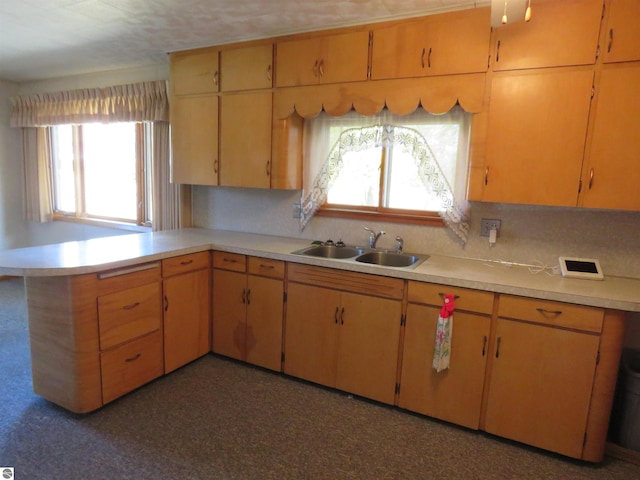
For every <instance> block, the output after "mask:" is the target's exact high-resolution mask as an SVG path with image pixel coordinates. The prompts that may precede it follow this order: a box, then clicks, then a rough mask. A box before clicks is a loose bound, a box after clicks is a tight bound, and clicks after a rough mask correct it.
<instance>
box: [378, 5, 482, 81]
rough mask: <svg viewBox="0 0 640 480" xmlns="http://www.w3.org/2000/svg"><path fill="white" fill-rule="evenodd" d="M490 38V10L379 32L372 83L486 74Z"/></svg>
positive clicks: (434, 18) (439, 17)
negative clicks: (424, 77) (375, 81)
mask: <svg viewBox="0 0 640 480" xmlns="http://www.w3.org/2000/svg"><path fill="white" fill-rule="evenodd" d="M490 37H491V12H490V9H489V8H475V9H471V10H464V11H460V12H453V13H446V14H442V15H433V16H429V17H425V18H422V19H420V20H417V21H413V20H410V21H406V22H400V23H394V24H392V25H389V26H384V27H380V28H375V29H374V31H373V47H372V57H371V79H373V80H380V79H393V78H406V77H420V76H425V75H446V74H457V73H470V72H484V71H486V70H487V67H488V59H489V43H490Z"/></svg>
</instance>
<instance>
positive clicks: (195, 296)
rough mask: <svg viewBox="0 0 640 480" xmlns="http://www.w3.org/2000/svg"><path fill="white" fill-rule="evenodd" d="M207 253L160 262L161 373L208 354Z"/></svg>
mask: <svg viewBox="0 0 640 480" xmlns="http://www.w3.org/2000/svg"><path fill="white" fill-rule="evenodd" d="M210 255H211V254H210V253H209V252H201V253H195V254H191V255H181V256H179V257H174V258H169V259H166V260H163V261H162V272H163V276H164V281H163V290H164V298H163V308H164V372H165V373H169V372H172V371H173V370H175V369H177V368H179V367H182V366H183V365H186V364H187V363H189V362H191V361H193V360H195V359H197V358H199V357H202V356H203V355H206V354H207V353H208V352H209V351H210V350H211V257H210Z"/></svg>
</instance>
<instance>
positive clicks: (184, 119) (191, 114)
mask: <svg viewBox="0 0 640 480" xmlns="http://www.w3.org/2000/svg"><path fill="white" fill-rule="evenodd" d="M171 142H172V148H173V155H172V158H171V181H172V182H173V183H185V184H190V185H218V169H219V162H218V96H217V95H205V96H177V97H173V98H172V100H171Z"/></svg>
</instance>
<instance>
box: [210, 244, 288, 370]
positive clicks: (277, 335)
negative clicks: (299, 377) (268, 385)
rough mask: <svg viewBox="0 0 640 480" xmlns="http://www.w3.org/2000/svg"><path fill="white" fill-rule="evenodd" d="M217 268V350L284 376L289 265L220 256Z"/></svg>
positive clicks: (218, 256) (231, 255) (216, 261)
mask: <svg viewBox="0 0 640 480" xmlns="http://www.w3.org/2000/svg"><path fill="white" fill-rule="evenodd" d="M225 260H226V261H225ZM214 267H215V268H214V270H213V342H212V350H213V351H214V352H215V353H219V354H221V355H225V356H228V357H231V358H235V359H237V360H242V361H246V362H248V363H251V364H253V365H258V366H261V367H264V368H268V369H271V370H276V371H279V370H280V369H281V356H282V325H283V310H284V281H283V276H284V264H283V263H282V262H280V261H278V260H270V259H262V258H257V257H249V259H248V261H247V259H246V257H244V256H243V255H236V254H229V253H224V252H214ZM247 267H249V268H248V271H249V273H246V268H247ZM223 268H224V269H223Z"/></svg>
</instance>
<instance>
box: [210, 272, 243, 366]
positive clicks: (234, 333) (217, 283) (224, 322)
mask: <svg viewBox="0 0 640 480" xmlns="http://www.w3.org/2000/svg"><path fill="white" fill-rule="evenodd" d="M246 283H247V277H246V274H244V273H238V272H230V271H226V270H218V269H214V270H213V339H212V350H213V351H214V352H215V353H219V354H221V355H226V356H228V357H231V358H235V359H237V360H244V359H245V358H246V330H247V324H246V295H247V289H246Z"/></svg>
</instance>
